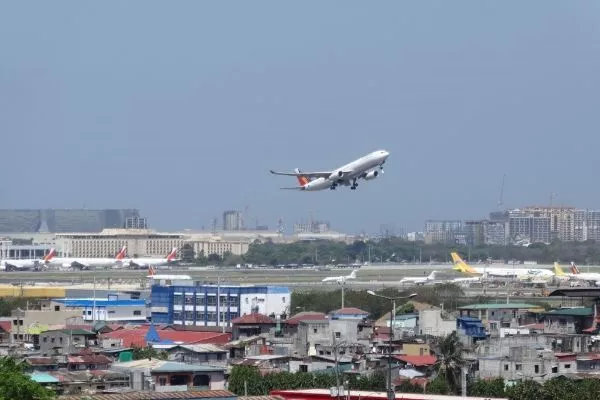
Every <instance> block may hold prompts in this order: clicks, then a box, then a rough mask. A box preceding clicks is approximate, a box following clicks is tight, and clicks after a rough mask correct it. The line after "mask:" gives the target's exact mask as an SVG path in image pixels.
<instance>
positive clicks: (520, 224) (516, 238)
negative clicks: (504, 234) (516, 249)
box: [508, 210, 552, 244]
mask: <svg viewBox="0 0 600 400" xmlns="http://www.w3.org/2000/svg"><path fill="white" fill-rule="evenodd" d="M508 226H509V237H510V241H511V242H512V243H515V244H517V243H520V242H528V243H550V242H551V241H552V230H551V228H552V220H551V218H550V217H549V216H544V215H540V214H539V213H536V214H532V213H530V212H528V211H524V210H512V211H510V213H509V218H508Z"/></svg>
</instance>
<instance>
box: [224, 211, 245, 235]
mask: <svg viewBox="0 0 600 400" xmlns="http://www.w3.org/2000/svg"><path fill="white" fill-rule="evenodd" d="M243 228H244V220H243V217H242V213H241V212H240V211H235V210H230V211H225V212H224V213H223V230H224V231H241V230H242V229H243Z"/></svg>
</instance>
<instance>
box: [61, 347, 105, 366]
mask: <svg viewBox="0 0 600 400" xmlns="http://www.w3.org/2000/svg"><path fill="white" fill-rule="evenodd" d="M110 364H112V360H111V359H110V358H109V357H107V356H105V355H103V354H95V353H94V352H92V351H91V350H90V349H88V348H85V349H83V350H81V351H80V352H79V353H77V354H72V355H69V356H67V369H68V370H69V371H78V370H85V371H90V370H95V369H107V368H108V367H109V366H110Z"/></svg>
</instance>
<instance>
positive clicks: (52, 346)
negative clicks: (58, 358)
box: [39, 329, 96, 357]
mask: <svg viewBox="0 0 600 400" xmlns="http://www.w3.org/2000/svg"><path fill="white" fill-rule="evenodd" d="M95 338H96V334H95V333H94V332H91V331H87V330H85V329H58V330H49V331H46V332H42V333H41V334H40V338H39V341H40V353H41V355H42V356H44V357H47V356H53V355H58V354H71V353H76V352H78V351H79V350H81V349H82V348H85V347H88V346H89V345H90V344H94V340H95Z"/></svg>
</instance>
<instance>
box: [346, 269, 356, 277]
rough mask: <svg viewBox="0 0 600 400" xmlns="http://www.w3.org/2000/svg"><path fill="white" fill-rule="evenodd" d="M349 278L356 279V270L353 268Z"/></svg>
mask: <svg viewBox="0 0 600 400" xmlns="http://www.w3.org/2000/svg"><path fill="white" fill-rule="evenodd" d="M348 278H350V279H356V270H352V272H351V273H350V275H349V276H348Z"/></svg>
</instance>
